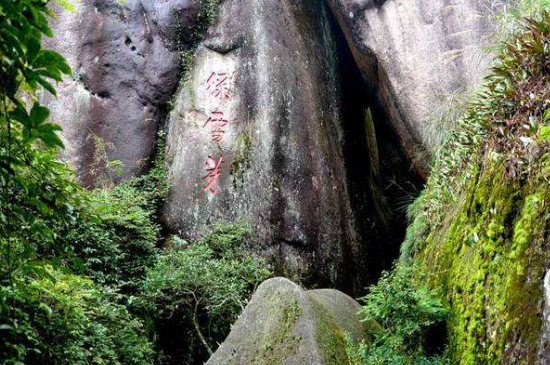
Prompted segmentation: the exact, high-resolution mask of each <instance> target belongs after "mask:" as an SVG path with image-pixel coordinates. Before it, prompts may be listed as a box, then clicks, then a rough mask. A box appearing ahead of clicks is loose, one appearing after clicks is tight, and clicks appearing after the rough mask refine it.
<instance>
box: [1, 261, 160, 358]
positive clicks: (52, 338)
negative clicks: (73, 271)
mask: <svg viewBox="0 0 550 365" xmlns="http://www.w3.org/2000/svg"><path fill="white" fill-rule="evenodd" d="M42 269H43V270H44V272H42V273H41V275H33V276H32V277H31V276H27V277H26V278H25V279H17V284H16V285H15V286H14V287H13V288H11V287H0V291H1V294H0V295H1V296H2V297H4V298H8V300H9V301H10V302H11V303H13V304H14V311H13V313H11V316H13V318H14V323H16V324H17V326H16V327H15V328H10V327H9V326H7V325H3V326H0V333H1V337H2V341H0V358H1V359H2V361H1V363H2V364H5V365H9V364H23V363H28V364H48V365H50V364H51V365H61V364H67V365H77V364H82V365H84V364H86V365H90V364H97V365H100V364H113V365H119V364H124V365H130V364H133V365H148V364H152V357H153V348H152V345H151V343H150V342H149V341H148V340H146V337H145V336H144V335H143V329H142V325H141V323H140V322H139V321H138V320H136V319H135V318H133V317H132V316H131V315H130V314H129V313H128V311H127V310H126V308H125V307H123V306H121V305H118V304H114V303H113V300H112V298H111V297H112V295H113V294H112V293H110V292H108V291H106V290H103V289H101V288H100V287H98V286H96V285H95V284H94V283H92V281H90V280H89V279H85V278H82V277H80V276H75V275H70V274H64V273H62V272H60V271H58V270H54V269H53V268H51V267H50V266H44V267H43V268H42ZM1 314H4V313H2V312H0V317H3V316H2V315H1Z"/></svg>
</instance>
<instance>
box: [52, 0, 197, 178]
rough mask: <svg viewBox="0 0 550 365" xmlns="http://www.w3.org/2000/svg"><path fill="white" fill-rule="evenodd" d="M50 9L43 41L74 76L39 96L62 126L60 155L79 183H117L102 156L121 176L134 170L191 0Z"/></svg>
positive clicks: (176, 58)
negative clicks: (50, 32)
mask: <svg viewBox="0 0 550 365" xmlns="http://www.w3.org/2000/svg"><path fill="white" fill-rule="evenodd" d="M56 10H57V13H58V17H57V20H56V21H55V22H54V24H53V29H54V34H55V38H54V39H51V40H48V41H47V42H46V43H47V44H46V45H47V46H50V47H52V48H54V49H56V50H57V51H58V52H60V53H61V54H63V55H64V56H65V57H66V58H67V59H68V61H69V63H70V65H71V67H72V69H73V72H74V75H73V79H67V80H66V81H65V82H63V83H62V84H60V85H58V87H57V89H58V93H59V97H58V98H57V99H52V98H51V97H49V96H48V95H46V96H45V99H46V100H45V101H46V104H47V105H48V106H49V107H50V109H51V112H52V113H51V116H52V120H54V121H55V122H57V123H59V124H61V125H62V127H63V128H64V132H63V139H64V142H65V144H66V147H67V149H66V151H65V158H66V159H67V160H68V161H69V162H70V163H71V164H72V165H73V166H74V167H75V168H76V169H77V170H78V172H79V175H80V177H81V180H82V181H83V182H84V184H86V185H94V184H97V183H104V182H106V181H105V180H107V182H108V183H112V182H116V180H118V177H117V176H115V174H114V172H113V171H112V170H113V169H106V168H105V165H106V162H107V161H113V160H119V161H121V162H122V163H123V166H122V171H123V176H122V178H126V177H129V176H133V175H135V174H138V173H139V172H140V171H142V169H143V168H144V167H146V166H144V165H145V164H146V162H147V158H148V157H150V155H151V153H152V150H153V147H154V142H155V137H156V131H157V127H158V124H159V121H161V120H163V119H164V118H165V115H166V110H167V103H168V101H169V99H170V97H171V96H172V95H173V93H174V91H175V89H176V87H177V85H178V81H179V76H180V50H182V49H185V48H186V47H187V44H188V42H190V40H191V38H190V37H191V34H192V32H193V27H194V25H195V24H194V23H195V21H196V14H197V11H198V7H197V4H196V1H195V0H155V1H147V0H126V1H118V0H93V1H92V0H90V1H79V2H77V3H76V11H74V12H68V11H59V9H56Z"/></svg>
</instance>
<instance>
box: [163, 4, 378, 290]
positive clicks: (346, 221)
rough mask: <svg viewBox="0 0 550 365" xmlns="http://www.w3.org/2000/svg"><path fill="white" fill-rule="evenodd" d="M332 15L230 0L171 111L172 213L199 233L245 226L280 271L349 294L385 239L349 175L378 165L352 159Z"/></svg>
mask: <svg viewBox="0 0 550 365" xmlns="http://www.w3.org/2000/svg"><path fill="white" fill-rule="evenodd" d="M329 15H330V13H329V11H328V8H327V7H326V6H325V5H324V3H323V2H320V1H318V0H302V1H294V0H250V1H240V0H228V1H225V2H224V3H223V5H222V7H221V9H220V14H219V21H218V23H217V24H216V25H215V26H213V27H212V28H211V29H210V30H209V32H208V34H207V37H206V39H205V40H204V42H203V43H202V44H201V45H200V46H199V48H198V50H197V53H196V56H195V62H194V65H195V66H194V68H193V69H192V70H191V71H190V73H189V75H188V80H187V82H186V83H185V85H183V86H182V87H181V88H180V90H179V92H178V94H177V97H176V100H175V105H174V109H173V111H172V113H171V116H170V120H169V129H168V140H167V146H168V154H167V166H168V170H169V172H170V183H171V186H172V189H171V192H170V195H169V198H168V202H167V204H166V207H165V215H164V216H165V220H166V222H167V224H168V226H169V227H170V228H171V229H172V230H174V231H176V232H179V233H180V234H181V235H182V236H183V237H185V238H191V239H194V238H197V237H198V236H200V235H201V234H202V233H204V232H205V231H206V230H207V229H208V228H209V227H210V226H211V225H213V224H218V223H224V222H234V221H237V222H241V223H242V224H244V225H247V226H249V227H250V228H251V229H252V230H253V231H254V232H255V233H256V237H257V238H258V244H259V247H258V250H259V251H261V253H262V255H264V256H268V257H271V258H274V259H275V261H276V266H277V268H278V270H277V271H278V272H279V273H284V274H285V275H295V276H303V277H305V278H306V279H308V280H309V281H311V282H316V283H318V284H320V285H335V286H336V287H338V288H343V289H345V290H346V291H348V292H350V291H352V289H357V288H359V287H360V286H361V285H364V283H365V281H364V279H365V276H366V275H367V274H366V272H367V271H368V270H369V269H371V266H370V265H369V264H368V263H367V262H366V260H367V259H366V258H365V257H366V255H367V251H368V250H367V249H366V248H365V247H367V246H369V245H368V244H367V242H366V241H365V240H366V239H371V240H375V239H376V240H377V241H378V240H382V241H383V238H382V236H380V235H378V234H377V230H376V229H377V228H376V222H375V220H374V219H373V218H372V216H373V214H374V213H373V212H374V211H375V209H374V207H373V206H372V205H373V204H372V203H369V201H368V198H367V197H365V195H368V194H369V192H368V191H366V190H362V191H361V192H359V193H357V194H355V192H352V191H351V190H352V189H351V188H350V184H349V181H348V177H349V172H350V170H351V169H354V168H357V167H358V166H359V167H361V166H364V167H368V164H369V162H368V159H367V158H358V159H357V161H356V162H354V164H353V165H352V164H350V163H348V162H347V160H346V152H345V146H346V144H347V140H348V137H350V136H348V135H347V134H346V132H345V131H344V127H343V124H344V121H343V117H342V100H341V94H340V86H341V83H340V81H341V80H340V79H339V71H338V58H337V51H336V44H335V39H334V34H333V33H332V29H331V27H330V23H329ZM217 85H218V88H217V87H216V86H217ZM221 113H223V114H221ZM357 125H359V126H360V128H362V124H361V121H359V124H357ZM353 138H355V139H356V140H358V135H354V136H353ZM363 152H364V153H365V154H367V153H368V152H367V150H366V149H365V151H363ZM220 161H221V163H220ZM218 167H219V170H218ZM365 176H366V174H363V175H362V176H361V177H360V178H361V179H364V180H365ZM211 183H212V184H211ZM209 184H210V185H209ZM352 194H355V195H352ZM352 196H353V197H354V204H356V205H357V206H361V209H352V207H351V204H352V203H351V200H352V198H351V197H352ZM366 236H368V238H365V237H366ZM373 245H374V244H373ZM373 245H372V246H373Z"/></svg>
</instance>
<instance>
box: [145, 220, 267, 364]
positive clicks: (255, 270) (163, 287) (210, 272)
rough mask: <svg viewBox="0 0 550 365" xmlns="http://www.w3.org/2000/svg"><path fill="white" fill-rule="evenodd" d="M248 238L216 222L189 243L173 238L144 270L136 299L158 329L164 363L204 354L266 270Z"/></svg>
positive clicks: (234, 227) (224, 332)
mask: <svg viewBox="0 0 550 365" xmlns="http://www.w3.org/2000/svg"><path fill="white" fill-rule="evenodd" d="M248 240H250V236H249V233H248V231H247V230H246V229H244V228H242V227H240V226H238V225H230V226H225V227H218V228H217V229H216V230H215V231H214V232H213V233H212V234H210V235H208V236H207V237H206V238H205V239H203V240H201V241H199V242H197V243H194V244H188V243H187V242H185V241H183V240H181V239H179V238H177V237H174V238H173V239H172V241H171V243H170V245H171V246H173V248H172V249H170V250H168V251H166V252H165V253H163V254H162V255H161V256H160V257H159V260H158V262H157V263H156V265H155V266H154V267H153V268H151V269H150V270H148V272H147V277H146V279H145V281H144V284H143V294H142V297H141V298H140V304H141V307H142V309H143V310H144V311H145V312H146V313H148V315H150V316H151V317H152V318H153V320H154V325H155V327H156V329H157V332H159V333H161V337H160V339H159V343H160V344H161V345H162V346H161V347H164V350H165V352H166V355H167V358H166V361H167V362H168V363H176V362H177V361H179V362H180V363H181V359H182V358H183V359H184V363H195V362H196V361H197V360H198V359H200V358H205V357H206V356H207V355H208V352H210V351H212V349H213V348H214V347H215V345H216V343H217V342H219V341H222V340H223V339H224V338H225V336H226V335H227V333H228V332H229V328H230V325H231V324H232V323H233V322H234V321H235V319H236V318H237V316H238V315H239V314H240V312H241V310H242V309H243V307H244V305H245V303H246V300H247V299H248V298H249V296H250V295H251V293H252V292H253V290H254V289H255V287H256V286H257V285H258V284H260V283H261V282H262V281H264V280H265V279H266V278H268V277H269V276H270V275H271V273H270V271H269V270H268V269H266V263H265V262H264V261H263V260H260V259H257V258H255V257H254V256H252V255H251V254H250V253H249V252H248V251H246V250H245V247H246V243H247V241H248ZM172 331H174V332H175V333H171V332H172ZM162 334H164V335H162ZM171 346H174V348H170V347H171ZM174 352H176V354H174ZM178 352H179V353H178ZM170 356H172V358H170ZM174 356H175V357H174Z"/></svg>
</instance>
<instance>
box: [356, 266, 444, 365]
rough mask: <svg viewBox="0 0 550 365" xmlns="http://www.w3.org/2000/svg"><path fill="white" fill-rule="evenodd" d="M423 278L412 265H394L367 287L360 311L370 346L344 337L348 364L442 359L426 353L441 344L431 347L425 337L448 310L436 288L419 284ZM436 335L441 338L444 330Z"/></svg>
mask: <svg viewBox="0 0 550 365" xmlns="http://www.w3.org/2000/svg"><path fill="white" fill-rule="evenodd" d="M423 279H424V278H423V277H422V275H421V274H419V272H418V268H417V267H416V266H408V265H398V266H396V267H395V269H394V270H393V271H392V272H391V273H387V272H386V273H384V275H383V276H382V278H381V279H380V280H379V282H378V284H377V285H374V286H371V287H370V288H369V290H370V292H369V294H368V295H367V296H365V297H364V298H362V301H363V302H364V303H365V305H364V306H363V307H362V309H361V311H360V315H361V316H362V317H363V321H365V322H367V323H368V328H369V331H370V333H371V335H372V336H373V337H374V341H373V343H372V344H371V345H370V346H367V345H366V344H365V343H360V344H356V345H354V344H352V343H351V342H349V341H348V357H349V359H350V363H351V364H352V365H366V364H369V365H420V364H422V365H424V364H425V365H428V364H433V365H435V364H444V363H445V361H444V357H443V356H442V355H441V354H439V355H434V354H430V353H429V352H438V351H439V352H442V351H443V349H442V348H441V347H443V344H442V343H438V344H437V345H439V346H435V348H434V349H433V350H431V349H430V346H433V343H429V341H428V338H429V337H430V332H431V331H434V330H436V329H438V327H437V326H440V325H441V324H442V323H443V322H444V320H445V317H446V315H447V311H448V310H447V308H446V307H445V306H444V305H443V303H442V302H441V300H440V299H439V296H438V293H437V292H436V291H434V290H431V289H428V288H427V286H426V285H425V284H421V282H422V280H423ZM439 329H440V331H441V328H439ZM438 335H439V336H440V339H441V336H443V338H444V331H443V333H438ZM440 339H439V340H440ZM438 347H439V348H438ZM429 350H430V351H429ZM430 355H434V356H430Z"/></svg>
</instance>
